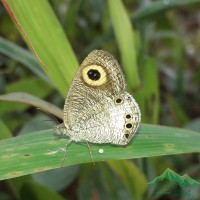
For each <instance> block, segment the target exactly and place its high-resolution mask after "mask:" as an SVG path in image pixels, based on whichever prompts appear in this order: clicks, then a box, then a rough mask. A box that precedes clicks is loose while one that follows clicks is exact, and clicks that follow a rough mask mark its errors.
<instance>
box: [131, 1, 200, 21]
mask: <svg viewBox="0 0 200 200" xmlns="http://www.w3.org/2000/svg"><path fill="white" fill-rule="evenodd" d="M194 3H200V0H160V1H155V2H153V3H151V4H149V6H146V7H143V8H141V9H140V10H138V11H137V12H135V13H134V16H133V19H134V21H135V20H141V19H149V17H151V16H153V15H155V14H157V13H159V12H162V14H163V11H165V10H167V9H170V8H175V7H177V6H181V5H190V4H194Z"/></svg>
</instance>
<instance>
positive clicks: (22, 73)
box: [0, 0, 200, 200]
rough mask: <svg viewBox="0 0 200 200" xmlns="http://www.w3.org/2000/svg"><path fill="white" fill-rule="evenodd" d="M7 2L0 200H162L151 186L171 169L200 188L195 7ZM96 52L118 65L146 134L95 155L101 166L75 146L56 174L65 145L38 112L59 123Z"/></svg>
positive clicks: (1, 43) (116, 0)
mask: <svg viewBox="0 0 200 200" xmlns="http://www.w3.org/2000/svg"><path fill="white" fill-rule="evenodd" d="M1 2H2V4H0V35H1V36H0V93H1V95H0V130H1V131H0V139H2V141H1V142H0V180H4V179H6V180H4V181H1V182H0V185H1V186H2V187H1V188H2V189H0V199H30V198H32V199H44V198H46V199H125V198H126V199H136V200H137V199H162V198H163V196H161V195H158V193H157V190H156V186H154V187H152V186H148V185H147V182H150V181H151V180H153V179H154V178H155V177H156V176H158V175H160V174H161V173H162V172H163V171H164V170H165V169H166V168H171V169H173V170H174V171H176V172H178V173H179V174H184V173H187V174H189V175H190V176H192V178H193V179H195V180H200V173H199V171H200V165H199V163H200V157H199V153H193V154H192V152H200V145H199V144H200V133H199V132H200V108H199V102H200V95H199V92H200V88H199V85H200V68H199V65H200V60H199V51H200V43H199V26H200V25H199V24H200V22H199V14H200V13H199V12H200V11H199V8H200V1H199V0H173V1H171V0H157V1H150V0H142V1H133V0H125V1H122V0H107V1H106V0H86V1H82V0H76V1H72V0H71V1H70V0H58V1H47V0H44V1H40V0H29V1H27V0H15V1H12V0H2V1H1ZM11 18H12V20H11ZM14 24H15V25H14ZM93 49H104V50H107V51H109V52H110V53H111V54H113V55H114V56H115V57H116V58H117V59H118V60H119V62H120V63H121V65H122V68H123V71H124V72H125V75H126V79H127V85H128V90H129V92H130V93H132V94H133V96H134V98H135V99H136V100H137V102H138V103H139V105H140V108H141V112H142V125H141V128H140V130H139V132H138V134H137V136H136V137H135V138H134V140H133V141H132V143H130V145H128V146H127V148H121V147H115V146H111V145H100V146H99V145H92V147H91V151H92V155H93V160H94V161H95V165H94V164H93V163H92V160H91V158H90V155H89V153H88V150H87V147H86V146H85V145H84V144H72V145H70V146H69V147H68V148H67V158H66V160H65V161H64V166H67V167H63V168H60V166H61V163H62V159H63V155H64V153H65V144H66V141H67V140H66V138H62V139H59V138H58V137H56V136H55V135H54V133H53V131H52V130H51V129H52V127H53V126H54V125H55V123H53V122H52V121H46V120H50V118H49V117H48V116H47V115H46V114H43V112H42V111H41V110H38V109H36V107H39V108H41V109H43V110H47V111H48V112H49V113H51V114H53V115H54V116H56V117H57V118H58V119H59V120H62V107H63V104H64V98H65V96H66V94H67V90H68V88H69V85H70V83H71V80H72V78H73V76H74V74H75V73H76V70H77V68H78V66H79V63H80V62H81V61H82V60H83V59H84V57H85V56H86V55H87V54H88V53H89V52H90V51H91V50H93ZM54 121H55V120H54ZM147 124H149V125H147ZM150 124H151V125H150ZM157 124H160V125H165V126H172V127H174V128H169V127H164V126H158V125H157ZM177 127H180V128H184V129H178V128H177ZM42 130H43V131H42ZM13 136H17V137H13ZM9 138H10V139H9ZM99 148H103V149H104V153H103V154H99V153H98V150H99ZM183 153H190V154H183ZM172 154H179V155H172ZM163 155H165V156H163ZM133 158H134V159H133ZM120 159H121V160H120ZM126 159H129V160H126ZM114 160H115V161H114ZM99 161H106V162H99ZM81 163H88V164H81ZM48 169H54V170H48ZM40 171H44V172H40ZM36 172H40V173H36ZM27 174H29V175H27ZM25 175H26V176H25ZM14 177H17V178H14ZM191 191H192V195H193V197H194V198H195V199H198V198H200V192H199V191H200V190H199V188H198V187H196V188H191ZM165 198H166V199H170V198H171V197H170V195H168V196H165Z"/></svg>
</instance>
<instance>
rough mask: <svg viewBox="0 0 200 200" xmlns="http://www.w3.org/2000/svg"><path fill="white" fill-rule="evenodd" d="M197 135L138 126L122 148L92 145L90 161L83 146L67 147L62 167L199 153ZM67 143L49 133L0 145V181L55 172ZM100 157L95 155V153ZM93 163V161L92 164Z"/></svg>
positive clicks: (73, 144)
mask: <svg viewBox="0 0 200 200" xmlns="http://www.w3.org/2000/svg"><path fill="white" fill-rule="evenodd" d="M199 141H200V134H199V133H197V132H193V131H189V130H183V129H178V128H169V127H162V126H154V125H147V124H142V125H141V127H140V130H139V132H138V134H137V135H136V136H135V138H134V139H133V140H132V142H131V143H130V144H129V145H127V146H126V147H125V148H124V147H122V146H115V145H110V144H101V145H97V144H93V145H92V146H91V147H90V149H91V154H92V158H91V156H90V154H89V151H88V147H87V145H86V144H85V145H83V144H80V143H75V142H73V143H72V144H71V145H70V146H68V147H67V154H66V159H65V160H64V163H63V165H64V166H69V165H74V164H79V163H88V162H92V161H94V162H98V161H106V160H120V159H130V158H142V157H150V156H162V155H172V154H180V153H191V152H200V146H199ZM66 143H67V140H66V139H64V138H63V139H59V138H58V137H56V136H55V132H54V131H52V130H45V131H38V132H34V133H30V134H26V135H23V136H18V137H15V138H11V139H7V140H2V141H1V142H0V160H1V165H0V180H3V179H8V178H13V177H17V176H23V175H26V174H30V173H36V172H40V171H45V170H48V169H53V168H59V167H61V165H62V162H63V158H64V154H65V146H66ZM100 148H101V149H103V150H104V152H103V153H99V149H100ZM92 159H93V160H92Z"/></svg>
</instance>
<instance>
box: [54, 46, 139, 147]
mask: <svg viewBox="0 0 200 200" xmlns="http://www.w3.org/2000/svg"><path fill="white" fill-rule="evenodd" d="M140 118H141V116H140V110H139V107H138V104H137V103H136V102H135V100H134V99H133V97H132V96H131V95H130V94H129V93H127V92H126V82H125V79H124V76H123V73H122V71H121V68H120V66H119V64H118V62H117V61H116V60H115V59H114V57H113V56H112V55H110V54H109V53H107V52H105V51H102V50H94V51H92V52H91V53H90V54H89V55H88V56H87V57H86V58H85V60H84V61H83V63H82V64H81V66H80V68H79V70H78V72H77V74H76V75H75V77H74V79H73V82H72V85H71V86H70V89H69V92H68V95H67V98H66V101H65V106H64V123H63V124H62V125H60V126H58V127H57V130H59V131H60V132H61V133H63V134H66V135H67V136H69V138H70V140H72V141H76V142H90V143H99V144H101V143H111V144H116V145H126V144H127V143H128V142H129V141H130V140H131V138H132V136H133V135H134V133H135V132H136V130H137V129H138V127H139V123H140Z"/></svg>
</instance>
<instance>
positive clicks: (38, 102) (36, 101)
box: [0, 92, 63, 119]
mask: <svg viewBox="0 0 200 200" xmlns="http://www.w3.org/2000/svg"><path fill="white" fill-rule="evenodd" d="M0 101H10V102H19V103H25V104H29V105H32V106H35V107H36V108H40V109H42V110H44V111H46V112H48V113H50V114H52V115H54V116H56V117H58V118H60V119H62V118H63V111H62V110H61V109H60V108H58V107H56V106H54V105H53V104H51V103H49V102H46V101H44V100H42V99H40V98H37V97H35V96H33V95H30V94H27V93H22V92H19V93H17V92H16V93H10V94H4V95H0Z"/></svg>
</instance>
